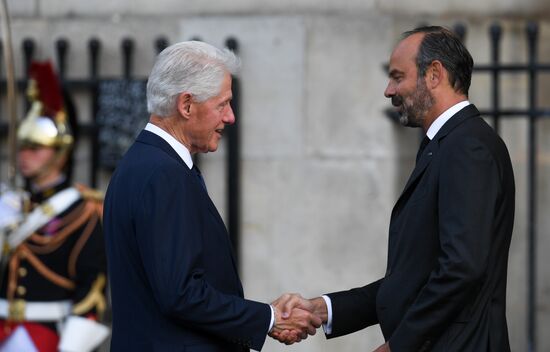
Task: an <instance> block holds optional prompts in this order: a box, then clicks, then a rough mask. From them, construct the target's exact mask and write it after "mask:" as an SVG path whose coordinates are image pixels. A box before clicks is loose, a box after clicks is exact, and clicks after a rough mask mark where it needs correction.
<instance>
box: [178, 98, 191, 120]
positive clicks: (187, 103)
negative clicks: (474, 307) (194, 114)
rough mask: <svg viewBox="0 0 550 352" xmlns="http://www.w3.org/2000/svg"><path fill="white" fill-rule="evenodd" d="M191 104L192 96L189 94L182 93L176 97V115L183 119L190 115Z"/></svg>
mask: <svg viewBox="0 0 550 352" xmlns="http://www.w3.org/2000/svg"><path fill="white" fill-rule="evenodd" d="M192 104H193V96H192V95H191V94H190V93H187V92H183V93H181V94H180V95H178V100H177V110H178V113H179V114H180V115H181V116H183V117H184V118H185V119H188V118H189V117H190V115H191V105H192Z"/></svg>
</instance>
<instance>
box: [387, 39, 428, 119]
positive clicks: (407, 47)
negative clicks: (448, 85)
mask: <svg viewBox="0 0 550 352" xmlns="http://www.w3.org/2000/svg"><path fill="white" fill-rule="evenodd" d="M421 38H422V36H421V35H418V34H415V35H412V36H410V37H408V38H405V39H404V40H403V41H401V42H400V43H399V44H398V45H397V47H396V48H395V50H394V51H393V53H392V56H391V58H390V68H389V82H388V86H387V87H386V90H385V91H384V95H385V96H386V98H391V102H392V105H393V106H395V107H396V108H397V111H398V112H399V115H400V118H399V121H400V122H401V124H403V125H404V126H410V127H422V125H423V121H424V120H425V119H426V115H427V113H428V111H429V110H430V109H431V108H432V106H433V105H434V103H435V101H434V98H433V96H432V95H431V93H430V92H429V90H428V87H427V86H426V80H425V79H424V77H418V70H417V67H416V55H417V52H418V46H419V44H420V40H421Z"/></svg>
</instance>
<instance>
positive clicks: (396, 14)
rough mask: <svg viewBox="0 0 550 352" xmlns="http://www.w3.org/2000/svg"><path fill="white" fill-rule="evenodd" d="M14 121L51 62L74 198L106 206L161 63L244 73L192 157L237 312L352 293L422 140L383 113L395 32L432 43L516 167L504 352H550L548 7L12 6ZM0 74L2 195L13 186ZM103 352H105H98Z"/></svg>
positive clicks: (54, 2)
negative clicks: (412, 32) (423, 33)
mask: <svg viewBox="0 0 550 352" xmlns="http://www.w3.org/2000/svg"><path fill="white" fill-rule="evenodd" d="M7 3H8V7H9V14H10V17H11V25H12V36H13V39H12V40H13V46H14V52H15V65H16V67H15V69H16V77H17V79H18V80H19V85H18V87H19V100H20V102H19V105H18V116H19V118H20V119H21V118H22V117H23V116H24V114H25V113H26V110H27V107H28V105H26V104H25V102H24V94H23V93H24V88H25V86H26V67H27V65H28V63H29V62H30V60H31V59H42V60H43V59H51V60H53V62H54V63H55V65H56V67H57V70H58V73H59V75H60V77H61V79H62V83H63V85H64V86H65V88H67V90H68V91H69V92H70V94H71V96H72V97H73V99H74V101H75V105H76V107H77V110H78V119H79V125H80V129H79V130H80V133H79V135H80V137H79V141H78V149H77V154H76V162H75V165H74V170H73V171H74V178H75V180H76V181H78V182H81V183H84V184H88V185H90V186H93V187H95V188H98V189H100V190H102V191H104V190H105V189H106V187H107V185H108V182H109V177H110V174H111V172H112V170H113V168H114V167H115V166H116V161H117V160H118V158H119V157H120V155H121V154H122V153H123V152H124V150H125V148H126V147H127V146H128V145H129V144H130V143H131V142H132V140H133V138H134V136H135V134H136V133H137V132H138V131H139V130H140V129H141V128H142V127H143V126H144V125H145V123H146V121H147V119H148V116H147V112H146V107H145V94H144V86H145V82H146V78H147V75H148V73H149V71H150V69H151V67H152V64H153V61H154V58H155V55H156V54H157V53H158V51H159V50H161V49H162V48H164V47H165V46H166V45H169V44H171V43H174V42H177V41H181V40H189V39H199V40H203V41H206V42H208V43H211V44H213V45H216V46H219V47H224V46H229V47H231V48H233V49H234V50H235V51H237V53H238V55H239V56H240V57H241V59H242V70H241V72H240V74H239V75H238V77H237V79H236V82H235V86H234V88H235V95H236V99H235V101H234V104H235V105H234V108H235V110H236V115H237V116H236V117H237V123H236V125H235V126H234V127H233V128H232V129H231V132H230V133H229V134H228V136H227V138H226V141H225V143H224V144H223V145H222V147H221V149H220V150H219V151H218V152H217V153H214V154H210V155H204V156H201V157H200V160H199V163H200V165H201V169H202V170H203V174H204V176H205V179H206V182H207V184H208V189H209V193H210V195H211V197H212V198H213V200H214V202H215V203H216V205H217V206H218V209H220V211H221V213H222V215H223V216H224V218H225V220H226V224H227V225H228V227H229V231H230V234H231V236H232V239H233V242H234V244H235V246H236V250H237V252H238V257H239V261H240V272H241V276H242V279H243V283H244V288H245V295H246V296H247V298H250V299H255V300H260V301H272V300H274V299H276V298H277V297H278V296H279V295H280V294H281V293H283V292H299V293H301V294H302V295H304V296H306V297H312V296H317V295H319V294H322V293H326V292H331V291H335V290H342V289H348V288H352V287H356V286H362V285H364V284H366V283H369V282H371V281H373V280H375V279H377V278H379V277H381V276H382V275H383V274H384V272H385V265H386V249H387V237H388V234H387V228H388V224H389V218H390V212H391V209H392V206H393V203H394V202H395V200H396V199H397V197H398V196H399V194H400V192H401V189H402V188H403V186H404V184H405V182H406V180H407V178H408V176H409V173H410V172H411V171H412V168H413V166H414V157H415V154H416V150H417V147H418V143H419V138H420V133H421V131H420V130H418V129H410V128H405V127H402V126H400V125H399V124H398V123H396V122H395V120H394V118H393V117H392V116H391V114H390V113H388V108H389V106H390V104H389V101H388V100H387V99H386V98H384V96H383V91H384V89H385V87H386V84H387V75H386V71H385V65H386V63H387V61H388V60H389V55H390V53H391V50H392V48H393V46H394V45H395V43H396V42H397V40H398V39H399V36H400V34H401V33H402V32H403V31H406V30H409V29H412V28H414V27H416V26H418V25H420V24H436V25H444V26H448V27H450V28H452V29H453V30H455V31H457V32H458V33H459V34H460V35H462V36H463V38H464V39H463V40H464V41H465V43H466V46H467V47H468V48H469V50H470V51H471V53H472V56H473V57H474V60H475V65H476V68H475V72H474V77H473V81H472V87H471V89H470V101H471V102H473V103H474V104H476V105H477V106H478V108H480V110H482V111H483V112H484V113H485V116H486V117H487V121H488V122H489V123H490V124H491V125H493V126H494V127H495V128H496V129H497V131H498V132H499V133H500V134H501V136H502V137H503V139H504V140H505V142H506V143H507V145H508V148H509V151H510V154H511V156H512V160H513V164H514V171H515V176H516V187H517V198H516V204H517V206H516V221H515V230H514V236H513V240H512V247H511V249H510V259H509V274H508V324H509V330H510V331H509V333H510V339H511V345H512V350H513V351H550V336H548V334H545V333H544V331H548V329H549V328H550V275H549V273H550V272H549V269H548V266H546V265H545V264H544V263H546V260H545V255H546V253H547V252H548V251H550V236H549V232H550V216H548V213H547V211H548V210H547V209H548V206H549V205H550V139H547V137H546V136H548V135H549V134H550V121H549V119H548V118H549V117H550V2H548V1H547V0H507V1H502V0H501V1H497V0H485V1H475V0H462V1H436V0H417V1H414V2H411V1H397V0H385V1H383V0H347V1H327V0H292V1H291V0H264V1H255V0H231V1H229V0H217V1H199V0H183V1H182V0H156V1H143V0H132V1H131V0H117V1H112V0H94V1H78V0H8V1H7ZM0 67H2V69H1V79H2V86H1V94H0V157H1V160H0V177H1V180H4V179H5V178H6V175H7V167H6V166H7V161H8V151H7V138H6V136H7V129H8V119H7V117H6V112H5V110H6V109H5V108H6V91H5V81H6V80H5V72H6V69H5V67H4V65H3V64H2V65H1V66H0ZM382 342H383V338H382V334H381V332H380V330H379V328H378V327H377V326H374V327H370V328H367V329H365V330H363V331H361V332H359V333H355V334H353V335H349V336H346V337H342V338H338V339H334V340H330V341H326V339H325V338H324V336H323V334H322V333H319V334H318V335H316V336H314V337H310V338H309V339H308V340H307V341H305V342H303V343H301V344H298V345H294V346H290V347H287V346H284V345H280V344H279V343H277V342H275V341H273V340H270V339H268V341H267V342H266V345H265V347H264V351H267V352H270V351H283V350H288V351H304V352H305V351H340V352H348V351H349V352H351V351H370V350H372V349H374V348H375V347H377V346H378V345H379V344H381V343H382ZM105 350H108V349H107V348H105Z"/></svg>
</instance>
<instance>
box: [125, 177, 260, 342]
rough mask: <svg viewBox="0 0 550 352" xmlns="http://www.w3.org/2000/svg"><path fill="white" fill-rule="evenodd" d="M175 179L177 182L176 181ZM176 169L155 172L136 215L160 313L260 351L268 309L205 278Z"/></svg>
mask: <svg viewBox="0 0 550 352" xmlns="http://www.w3.org/2000/svg"><path fill="white" fill-rule="evenodd" d="M175 175H176V176H177V177H175ZM187 176H188V175H185V174H182V170H181V167H180V168H174V169H172V170H166V169H162V170H157V171H156V172H155V173H154V174H153V177H152V178H151V179H150V181H149V183H148V185H147V186H146V188H145V189H144V190H143V193H142V195H141V206H140V207H139V211H138V212H137V213H136V214H135V223H136V240H137V243H138V247H139V250H140V255H141V259H142V262H143V265H144V270H145V272H146V275H147V280H148V281H149V283H150V284H151V286H152V287H151V289H152V291H153V294H154V296H155V299H156V303H157V304H158V306H159V308H160V310H161V311H162V312H163V313H164V314H166V315H167V316H170V317H172V318H174V319H177V320H178V321H179V322H180V323H181V324H183V325H185V326H187V327H189V328H191V329H197V330H202V331H204V332H205V333H208V334H211V335H214V336H217V337H219V338H222V339H225V340H228V341H231V342H234V343H238V344H242V345H246V346H248V347H252V348H254V349H256V350H260V349H261V347H262V345H263V343H264V342H265V338H266V335H267V330H268V328H269V323H270V319H271V309H270V307H269V305H267V304H264V303H259V302H254V301H249V300H245V299H243V298H241V297H239V296H236V295H230V294H225V293H222V292H220V291H219V290H217V289H216V288H214V287H213V286H212V285H210V284H209V282H208V281H207V280H206V279H205V270H204V268H203V266H202V261H204V260H213V259H212V258H204V256H203V253H202V251H203V248H202V247H203V242H202V238H203V237H202V236H203V233H202V228H203V224H202V223H201V222H202V221H203V219H204V217H203V216H201V214H200V213H199V211H200V207H198V206H197V204H198V203H197V199H199V198H198V197H199V196H198V194H197V187H193V186H194V185H193V184H191V182H190V180H189V179H186V177H187Z"/></svg>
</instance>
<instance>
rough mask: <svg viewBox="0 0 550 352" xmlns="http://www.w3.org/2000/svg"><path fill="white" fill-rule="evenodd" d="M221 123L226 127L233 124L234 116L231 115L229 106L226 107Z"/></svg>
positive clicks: (231, 111)
mask: <svg viewBox="0 0 550 352" xmlns="http://www.w3.org/2000/svg"><path fill="white" fill-rule="evenodd" d="M223 122H224V123H225V124H226V125H232V124H234V123H235V114H234V113H233V109H232V108H231V105H227V111H226V113H225V115H224V116H223Z"/></svg>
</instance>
